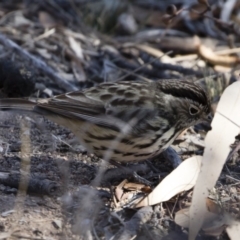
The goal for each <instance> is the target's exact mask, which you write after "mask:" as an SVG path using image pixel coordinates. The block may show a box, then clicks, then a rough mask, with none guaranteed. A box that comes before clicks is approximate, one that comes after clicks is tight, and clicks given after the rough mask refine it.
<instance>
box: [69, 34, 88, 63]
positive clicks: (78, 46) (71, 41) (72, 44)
mask: <svg viewBox="0 0 240 240" xmlns="http://www.w3.org/2000/svg"><path fill="white" fill-rule="evenodd" d="M68 41H69V44H70V47H71V49H72V50H73V52H74V53H75V54H76V56H77V57H78V58H79V59H80V60H81V61H83V60H84V57H83V51H82V47H81V44H80V42H77V41H76V40H75V39H74V38H73V37H71V36H68Z"/></svg>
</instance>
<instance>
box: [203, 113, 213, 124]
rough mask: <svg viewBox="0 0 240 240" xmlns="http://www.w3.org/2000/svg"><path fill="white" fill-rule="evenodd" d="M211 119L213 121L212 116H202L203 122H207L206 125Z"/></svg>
mask: <svg viewBox="0 0 240 240" xmlns="http://www.w3.org/2000/svg"><path fill="white" fill-rule="evenodd" d="M212 119H213V116H212V114H211V113H210V114H208V115H207V116H204V117H203V122H207V123H211V122H212Z"/></svg>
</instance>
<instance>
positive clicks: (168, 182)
mask: <svg viewBox="0 0 240 240" xmlns="http://www.w3.org/2000/svg"><path fill="white" fill-rule="evenodd" d="M201 159H202V157H201V156H193V157H191V158H188V159H186V160H185V161H184V162H183V163H181V164H180V165H179V166H178V167H177V168H176V169H175V170H173V171H172V172H171V173H170V174H169V175H168V176H167V177H165V178H164V179H163V180H162V182H161V183H160V184H159V185H158V186H157V187H156V188H155V189H154V190H153V191H152V192H151V193H150V194H149V195H148V196H147V197H145V198H144V199H143V200H142V201H140V202H139V203H138V204H137V205H136V206H135V207H144V206H149V205H154V204H157V203H160V202H164V201H168V200H169V199H170V198H172V197H174V196H175V195H177V194H178V193H180V192H183V191H188V190H189V189H191V188H192V187H193V186H194V185H195V183H196V180H197V176H198V173H199V170H200V166H201Z"/></svg>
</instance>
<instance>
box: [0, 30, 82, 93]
mask: <svg viewBox="0 0 240 240" xmlns="http://www.w3.org/2000/svg"><path fill="white" fill-rule="evenodd" d="M0 44H2V45H3V46H4V47H6V48H7V49H11V50H12V51H15V52H17V53H18V54H19V55H20V56H21V57H22V58H24V59H26V60H27V61H30V62H31V63H32V65H33V67H35V68H37V69H38V70H39V71H41V72H43V73H44V74H45V75H46V76H48V77H49V78H51V79H52V80H53V81H55V82H56V83H57V84H58V86H59V87H60V88H62V89H64V90H65V91H67V92H69V91H75V90H77V87H75V86H73V85H72V84H70V83H69V82H68V81H66V80H64V79H62V78H60V77H59V76H58V75H57V74H56V73H55V70H54V69H52V68H51V67H49V66H48V65H47V64H46V63H45V62H44V61H42V60H41V59H39V58H37V57H35V56H33V55H31V54H30V53H29V52H27V51H26V50H25V49H22V48H21V47H20V46H19V45H17V44H16V43H15V42H13V41H12V40H10V39H9V38H7V37H6V36H4V35H3V34H1V33H0Z"/></svg>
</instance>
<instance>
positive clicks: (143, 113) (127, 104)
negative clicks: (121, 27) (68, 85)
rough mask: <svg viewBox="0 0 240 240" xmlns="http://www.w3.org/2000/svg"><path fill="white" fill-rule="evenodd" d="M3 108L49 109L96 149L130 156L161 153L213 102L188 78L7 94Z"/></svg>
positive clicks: (205, 113) (45, 113)
mask: <svg viewBox="0 0 240 240" xmlns="http://www.w3.org/2000/svg"><path fill="white" fill-rule="evenodd" d="M0 109H2V110H3V109H4V110H11V109H12V110H18V111H19V110H21V111H22V113H26V112H29V111H31V112H35V113H37V114H40V115H43V116H45V117H47V118H48V119H50V120H51V121H53V122H56V123H58V124H60V125H62V126H64V127H67V128H69V129H70V130H71V131H72V132H73V133H74V134H75V135H76V136H77V137H78V138H79V140H80V142H81V144H82V145H83V146H85V147H86V149H87V150H88V151H89V152H90V153H94V154H95V155H97V156H98V157H100V158H103V159H107V160H109V159H111V160H114V161H118V162H129V161H141V160H145V159H148V158H151V157H154V156H156V155H158V154H159V153H161V152H162V151H163V150H165V149H166V148H168V146H169V145H171V144H172V142H173V141H174V139H175V138H176V137H177V136H178V135H179V134H180V133H181V132H182V131H183V130H185V129H186V128H188V127H190V126H193V125H195V124H197V123H200V122H202V121H204V120H206V119H207V117H208V115H209V113H210V102H209V99H208V96H207V94H206V92H205V91H204V90H203V89H202V88H201V87H200V86H198V85H196V84H194V83H192V82H188V81H180V80H158V81H151V82H134V81H120V82H114V83H102V84H100V85H98V86H96V87H92V88H89V89H86V90H83V91H75V92H70V93H66V94H62V95H59V96H56V97H53V98H49V99H38V100H28V99H1V100H0Z"/></svg>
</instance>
